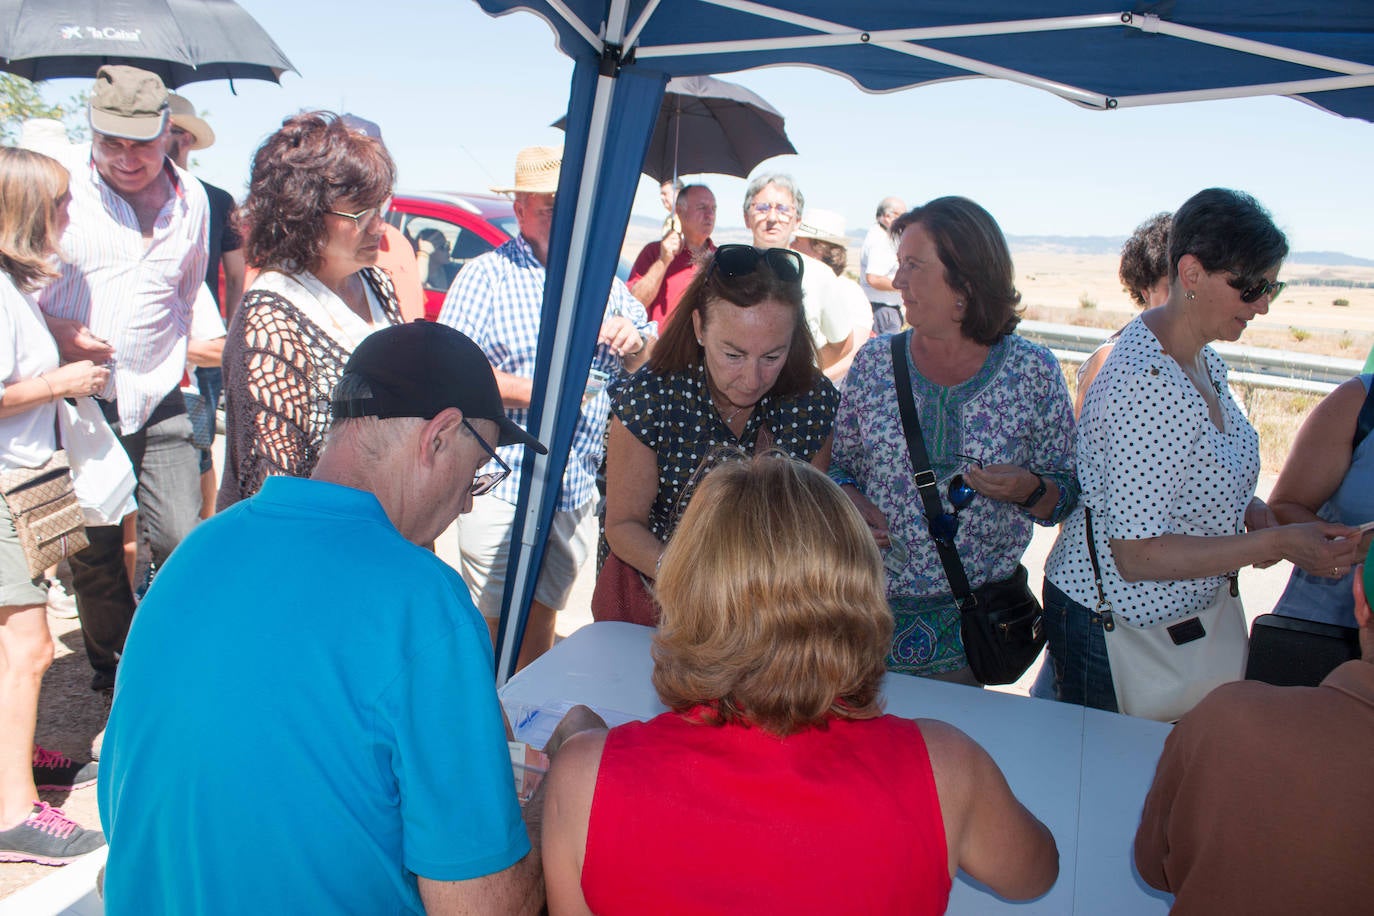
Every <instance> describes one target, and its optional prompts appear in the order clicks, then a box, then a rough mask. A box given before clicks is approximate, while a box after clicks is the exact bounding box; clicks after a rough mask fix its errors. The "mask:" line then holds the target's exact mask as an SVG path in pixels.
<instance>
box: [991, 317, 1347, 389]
mask: <svg viewBox="0 0 1374 916" xmlns="http://www.w3.org/2000/svg"><path fill="white" fill-rule="evenodd" d="M1016 332H1017V333H1018V334H1020V335H1021V336H1022V337H1025V338H1026V339H1028V340H1033V341H1035V342H1036V343H1038V344H1043V345H1044V346H1046V347H1049V348H1050V350H1051V351H1053V353H1054V355H1055V356H1056V357H1058V358H1059V359H1061V360H1065V361H1067V362H1077V363H1081V362H1082V361H1083V360H1084V359H1086V358H1087V357H1088V354H1090V353H1092V351H1093V350H1095V349H1097V346H1098V344H1100V343H1102V341H1104V340H1106V339H1107V337H1109V336H1110V335H1111V334H1112V332H1111V331H1110V330H1106V329H1104V328H1084V327H1077V326H1075V325H1068V324H1051V323H1049V322H1047V321H1022V322H1021V323H1020V324H1019V325H1017V327H1016ZM1212 348H1213V349H1214V350H1216V351H1217V353H1218V354H1219V355H1220V356H1221V358H1222V359H1224V360H1226V365H1227V366H1228V367H1230V370H1231V380H1232V381H1233V382H1237V383H1239V384H1242V385H1254V386H1257V387H1261V388H1281V389H1285V390H1289V391H1307V392H1311V393H1314V394H1327V393H1329V392H1331V391H1332V390H1334V389H1335V387H1336V386H1337V385H1339V384H1341V383H1342V382H1344V381H1346V380H1348V379H1350V378H1352V377H1354V376H1356V375H1359V374H1360V373H1361V372H1362V371H1363V370H1364V363H1362V362H1360V361H1359V360H1354V359H1341V358H1339V357H1335V356H1313V355H1311V354H1309V353H1294V352H1292V351H1291V350H1267V349H1264V348H1262V347H1246V346H1242V345H1240V344H1228V343H1217V344H1213V345H1212Z"/></svg>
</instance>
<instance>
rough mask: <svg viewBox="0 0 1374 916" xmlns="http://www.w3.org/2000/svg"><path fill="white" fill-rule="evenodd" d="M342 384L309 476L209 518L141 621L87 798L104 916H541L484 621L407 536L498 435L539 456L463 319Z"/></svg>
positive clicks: (462, 485)
mask: <svg viewBox="0 0 1374 916" xmlns="http://www.w3.org/2000/svg"><path fill="white" fill-rule="evenodd" d="M344 373H345V374H344V376H343V378H342V380H341V381H340V383H339V386H338V388H337V389H336V391H335V393H334V403H333V409H334V418H335V420H334V425H333V428H332V429H331V431H330V433H329V437H328V439H327V440H326V444H325V447H324V450H323V452H322V453H321V455H320V460H319V464H318V466H317V467H316V469H315V472H314V475H313V477H312V478H311V479H308V480H307V479H299V478H286V477H273V478H269V479H268V480H267V481H266V483H265V484H264V485H263V488H262V490H261V492H259V493H258V495H256V496H255V497H253V498H252V499H249V500H246V501H244V502H242V503H240V504H239V505H237V506H235V507H234V508H233V509H231V510H229V511H227V512H224V513H222V514H220V515H217V516H215V517H214V518H212V519H211V520H209V521H207V522H205V523H203V524H202V525H201V526H199V527H198V528H197V529H196V530H195V532H194V533H193V534H192V535H191V536H190V537H189V538H188V539H187V540H186V541H184V542H183V543H182V545H181V546H180V548H179V549H178V550H177V551H176V553H175V555H174V556H173V557H172V558H171V560H170V562H168V563H167V565H166V566H165V567H164V568H163V569H162V570H161V571H160V572H159V573H158V576H157V579H156V581H155V582H154V584H153V587H152V588H151V590H150V591H149V592H148V595H147V597H146V598H145V599H144V600H143V603H142V604H141V605H140V606H139V611H138V616H137V618H136V619H135V621H134V624H133V627H132V630H131V632H130V634H129V639H128V645H127V649H126V653H125V655H124V657H123V659H122V662H121V664H120V669H119V676H118V683H117V687H116V691H115V700H114V708H113V711H112V713H111V716H110V723H109V728H108V730H107V732H106V737H105V747H104V756H103V758H102V760H101V772H100V783H99V789H98V795H99V803H100V815H101V821H102V822H103V824H104V825H105V830H106V836H107V837H108V840H109V844H110V855H109V863H108V867H107V876H106V881H105V904H106V912H107V913H109V914H111V916H118V914H122V913H139V914H144V913H177V914H184V913H257V914H265V913H278V912H292V913H343V912H349V913H383V912H386V913H396V912H404V913H419V912H428V913H438V912H482V913H516V912H534V911H537V909H538V907H539V905H540V904H541V903H542V900H543V885H542V879H541V875H540V862H539V856H538V852H537V849H538V837H537V831H535V832H534V838H533V843H534V851H533V852H532V851H531V837H530V835H529V834H527V830H526V827H525V824H524V822H523V821H522V819H521V811H520V808H519V805H518V802H517V801H516V797H515V794H514V786H513V781H512V776H511V764H510V757H509V753H508V750H507V748H506V744H505V733H504V730H503V727H502V721H501V711H500V707H499V704H498V702H497V699H496V695H495V692H494V691H493V689H492V683H493V678H492V673H493V668H492V652H491V643H490V640H489V638H488V635H487V628H486V626H485V624H484V623H483V621H482V617H481V615H479V614H478V613H477V610H476V609H475V608H474V607H473V604H472V600H471V598H470V597H469V594H468V589H467V587H466V586H465V585H464V584H463V580H462V579H461V578H460V577H459V576H458V575H457V573H456V572H454V571H453V570H452V569H451V568H449V567H448V566H447V565H445V564H444V562H443V561H441V560H440V559H438V558H437V557H436V556H435V555H434V554H433V553H431V552H429V551H428V550H425V549H424V548H423V547H420V546H416V545H423V544H428V543H430V542H432V541H433V540H434V538H435V537H436V536H437V535H438V534H439V533H440V532H441V531H443V530H444V529H445V528H446V527H447V526H448V525H449V524H450V523H451V522H452V521H453V519H454V518H456V517H457V516H458V515H459V514H460V513H463V512H466V511H468V510H469V509H470V508H471V507H472V502H473V497H474V496H476V495H481V494H482V493H485V492H486V491H487V490H489V489H491V488H492V487H493V486H495V484H496V483H497V482H499V480H500V478H501V477H502V476H503V470H502V469H501V468H502V467H503V466H500V463H499V459H498V460H496V461H492V459H493V458H494V449H495V448H496V447H497V445H523V446H526V447H529V448H534V449H536V450H538V451H541V452H542V451H543V450H544V448H543V446H541V445H540V444H539V443H538V442H537V441H536V440H535V439H534V438H533V437H532V436H530V435H529V434H528V433H526V432H525V431H524V430H523V429H521V428H520V427H519V426H517V425H516V424H515V423H513V422H511V421H510V420H508V419H507V418H506V415H505V411H504V409H503V407H502V404H501V396H500V393H499V392H498V390H497V387H496V381H495V378H494V377H493V375H492V372H491V368H490V366H489V365H488V363H487V361H486V358H485V357H484V356H483V354H482V351H481V350H480V349H479V348H478V347H477V345H476V344H474V343H473V342H472V341H471V340H470V339H468V338H467V337H464V336H463V335H462V334H460V333H458V332H457V331H454V330H453V329H451V328H447V327H444V326H442V325H437V324H431V323H423V322H417V323H414V324H409V325H402V326H397V327H392V328H387V329H385V330H383V331H379V332H378V333H376V334H374V335H372V336H371V337H369V338H368V339H367V340H366V341H364V342H363V343H362V344H360V345H359V346H358V349H357V350H356V351H355V352H354V354H353V356H352V357H351V358H350V359H349V361H348V364H347V365H346V367H345V369H344ZM489 462H491V463H493V464H497V465H498V469H496V470H491V469H488V473H484V474H481V475H478V474H477V472H478V470H479V469H482V468H483V466H484V465H487V464H488V463H489ZM226 557H227V558H230V560H229V565H228V566H226V565H225V562H226V561H225V558H226ZM168 767H171V768H172V772H174V774H175V775H174V776H170V777H169V770H168Z"/></svg>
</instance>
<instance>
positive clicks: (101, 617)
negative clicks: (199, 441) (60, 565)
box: [71, 391, 200, 690]
mask: <svg viewBox="0 0 1374 916" xmlns="http://www.w3.org/2000/svg"><path fill="white" fill-rule="evenodd" d="M172 395H174V396H175V397H176V398H177V400H178V401H180V399H181V392H180V391H173V392H172ZM169 397H170V396H169ZM119 441H120V444H121V445H123V446H124V450H125V451H126V452H127V453H128V454H129V461H130V462H131V463H132V464H133V466H134V476H135V477H136V478H137V479H138V489H137V491H136V493H135V496H136V498H137V500H138V512H139V523H140V527H141V529H142V530H143V532H144V533H145V534H146V536H147V538H148V541H149V546H150V547H151V549H152V554H153V562H154V563H156V564H157V565H159V566H161V565H162V563H163V562H165V561H166V559H167V557H168V556H170V555H171V553H172V550H173V549H174V548H175V547H176V546H177V544H180V543H181V539H182V538H184V537H186V535H188V534H190V532H191V529H192V528H194V527H195V524H196V522H197V521H199V520H200V458H199V454H198V453H197V450H196V448H195V446H193V445H192V444H191V421H190V420H189V419H187V417H186V414H185V413H178V414H175V415H173V416H169V417H167V418H166V419H163V420H159V421H158V422H156V423H150V424H149V425H147V426H145V427H143V428H142V429H140V430H138V431H137V432H134V433H131V434H130V435H127V436H120V437H119ZM86 536H87V537H88V538H89V539H90V544H89V546H87V547H85V548H84V549H82V550H81V551H79V552H77V553H75V554H73V555H72V557H71V566H72V585H73V586H74V587H75V591H76V601H77V607H78V608H79V609H80V611H81V635H82V639H83V640H84V641H85V643H86V657H87V658H88V659H89V660H90V663H91V668H92V669H94V671H95V676H94V677H92V678H91V689H92V690H100V689H103V688H105V687H113V686H114V680H115V669H116V668H117V666H118V664H119V656H120V655H121V654H123V652H124V639H125V637H127V636H128V635H129V625H130V624H131V623H132V622H133V619H134V595H133V590H132V589H131V588H130V585H129V576H128V573H127V572H126V571H125V568H124V542H123V535H122V532H121V529H120V526H118V525H107V526H101V527H95V528H87V529H86Z"/></svg>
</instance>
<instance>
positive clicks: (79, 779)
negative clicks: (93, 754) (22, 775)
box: [33, 744, 98, 792]
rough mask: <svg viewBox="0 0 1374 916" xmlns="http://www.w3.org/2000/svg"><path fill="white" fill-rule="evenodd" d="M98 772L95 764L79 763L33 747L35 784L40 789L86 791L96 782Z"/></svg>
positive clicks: (59, 754) (65, 756)
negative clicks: (87, 787)
mask: <svg viewBox="0 0 1374 916" xmlns="http://www.w3.org/2000/svg"><path fill="white" fill-rule="evenodd" d="M97 770H98V765H97V764H96V763H94V762H91V763H77V762H76V761H75V760H72V759H71V758H70V757H68V756H67V755H66V754H62V753H59V752H58V751H50V750H48V749H47V748H44V747H39V746H38V745H36V744H35V745H34V746H33V784H34V786H35V787H36V788H38V789H46V790H50V791H54V792H60V791H63V790H66V789H84V788H86V786H89V785H91V784H92V783H93V782H95V777H96V772H97Z"/></svg>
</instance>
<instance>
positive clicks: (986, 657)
mask: <svg viewBox="0 0 1374 916" xmlns="http://www.w3.org/2000/svg"><path fill="white" fill-rule="evenodd" d="M910 337H911V332H910V331H908V332H907V333H905V334H894V335H892V375H893V380H894V381H895V382H896V385H897V405H898V407H899V408H900V409H901V413H902V431H903V432H904V433H905V434H906V447H907V452H908V454H909V455H910V458H911V469H912V471H913V472H914V473H915V475H916V489H917V490H919V491H920V494H921V503H922V505H923V507H924V509H925V516H926V524H927V526H929V524H930V520H931V519H935V518H939V517H940V516H941V515H943V514H944V511H945V509H944V505H943V504H942V503H941V502H940V491H939V489H938V488H937V487H936V479H935V472H934V471H932V470H931V469H930V454H929V453H928V452H927V451H926V443H925V439H924V437H922V435H921V421H920V419H919V418H918V417H917V416H916V402H915V401H914V400H913V399H912V396H911V374H910V373H909V372H907V367H906V347H907V341H908V340H909V339H910ZM931 539H932V540H934V541H935V549H936V550H937V551H939V554H940V563H941V564H942V565H943V566H944V567H945V577H946V578H947V579H949V587H950V591H951V592H952V593H953V595H954V601H955V603H956V604H957V605H958V607H959V614H960V619H959V630H960V635H961V636H962V637H963V640H964V655H965V656H966V657H967V658H968V664H969V667H970V668H971V669H972V670H973V676H974V677H976V678H978V680H979V682H980V683H983V684H1011V683H1013V682H1015V681H1016V680H1017V679H1018V678H1020V677H1021V675H1022V674H1025V672H1026V669H1027V668H1029V667H1030V666H1031V663H1032V662H1034V661H1035V659H1036V656H1038V655H1039V654H1040V650H1041V648H1043V647H1044V645H1045V620H1044V617H1045V615H1044V611H1042V610H1041V609H1040V602H1039V601H1036V600H1035V595H1034V594H1033V593H1032V592H1031V590H1030V586H1029V585H1028V584H1027V576H1026V567H1025V566H1021V565H1018V566H1017V567H1016V572H1014V573H1012V574H1011V576H1010V577H1008V578H1006V579H1003V580H1002V581H1001V582H988V583H986V584H984V585H982V586H980V587H979V588H977V589H970V588H969V585H968V576H967V575H966V574H965V573H964V564H963V562H962V561H961V560H960V559H959V551H958V550H957V549H956V548H955V546H954V543H953V541H950V542H949V543H945V542H944V541H941V540H940V539H939V538H936V537H935V535H934V532H931Z"/></svg>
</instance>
